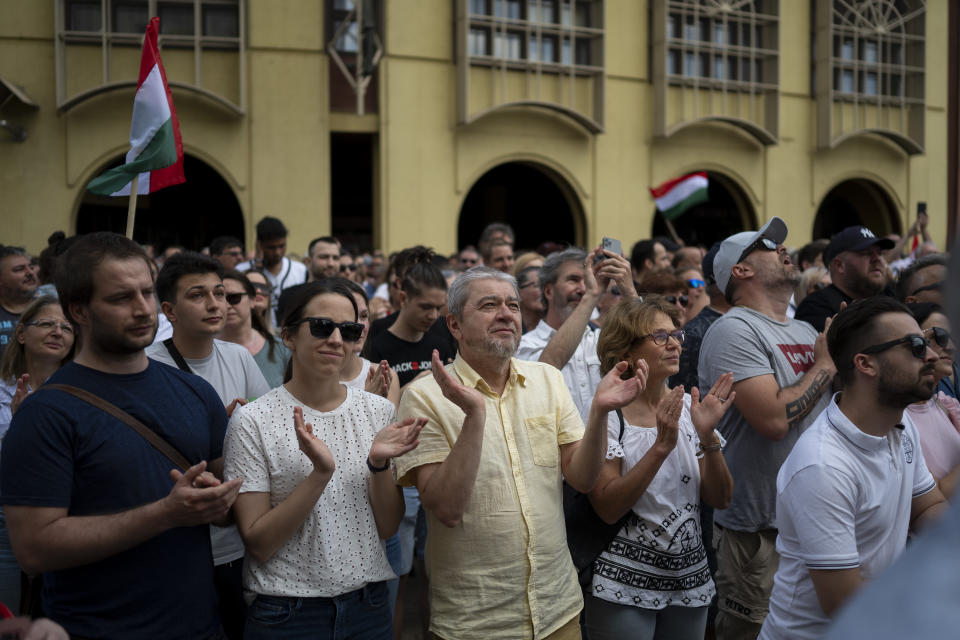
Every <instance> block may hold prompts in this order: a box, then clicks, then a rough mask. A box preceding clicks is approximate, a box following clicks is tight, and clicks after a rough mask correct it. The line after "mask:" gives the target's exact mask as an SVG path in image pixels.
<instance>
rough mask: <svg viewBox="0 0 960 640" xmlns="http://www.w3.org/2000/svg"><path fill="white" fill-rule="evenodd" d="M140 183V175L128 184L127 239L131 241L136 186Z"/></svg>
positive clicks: (134, 216)
mask: <svg viewBox="0 0 960 640" xmlns="http://www.w3.org/2000/svg"><path fill="white" fill-rule="evenodd" d="M139 182H140V174H139V173H138V174H137V175H135V176H133V181H132V182H131V183H130V204H129V205H127V237H128V238H130V239H131V240H133V221H134V218H136V216H137V185H138V184H139Z"/></svg>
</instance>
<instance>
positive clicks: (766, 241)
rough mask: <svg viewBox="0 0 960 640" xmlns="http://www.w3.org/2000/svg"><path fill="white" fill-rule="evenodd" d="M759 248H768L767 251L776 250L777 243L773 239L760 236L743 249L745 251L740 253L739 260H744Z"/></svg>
mask: <svg viewBox="0 0 960 640" xmlns="http://www.w3.org/2000/svg"><path fill="white" fill-rule="evenodd" d="M757 249H766V250H767V251H776V250H777V243H776V242H774V241H773V240H771V239H770V238H758V239H757V240H756V241H754V243H753V244H751V245H750V246H749V247H747V248H746V249H744V250H743V253H741V254H740V259H739V260H737V262H743V261H744V259H745V258H746V257H747V256H748V255H750V254H751V253H753V252H754V251H756V250H757Z"/></svg>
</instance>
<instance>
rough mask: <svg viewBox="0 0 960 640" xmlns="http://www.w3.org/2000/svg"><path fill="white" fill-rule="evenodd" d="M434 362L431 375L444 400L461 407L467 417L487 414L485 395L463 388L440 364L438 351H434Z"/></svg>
mask: <svg viewBox="0 0 960 640" xmlns="http://www.w3.org/2000/svg"><path fill="white" fill-rule="evenodd" d="M432 362H433V364H432V365H431V373H432V374H433V379H434V380H436V381H437V384H438V385H439V386H440V391H441V392H442V393H443V397H444V398H446V399H447V400H449V401H450V402H452V403H453V404H455V405H457V406H458V407H460V410H461V411H463V412H464V413H466V414H467V415H470V414H471V413H476V412H479V411H483V412H486V405H485V403H484V400H483V394H482V393H480V392H479V391H477V390H476V389H471V388H469V387H465V386H463V385H462V384H460V381H458V380H457V379H456V378H454V377H453V376H451V375H450V373H449V372H447V370H446V368H445V367H444V366H443V363H442V362H440V352H439V351H437V350H436V349H434V350H433V358H432Z"/></svg>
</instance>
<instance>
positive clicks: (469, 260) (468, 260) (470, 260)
mask: <svg viewBox="0 0 960 640" xmlns="http://www.w3.org/2000/svg"><path fill="white" fill-rule="evenodd" d="M478 262H480V261H479V260H478V259H476V258H460V264H477V263H478Z"/></svg>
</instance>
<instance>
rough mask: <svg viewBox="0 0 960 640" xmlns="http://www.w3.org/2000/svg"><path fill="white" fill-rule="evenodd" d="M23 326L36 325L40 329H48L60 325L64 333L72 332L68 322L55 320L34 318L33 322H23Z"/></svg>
mask: <svg viewBox="0 0 960 640" xmlns="http://www.w3.org/2000/svg"><path fill="white" fill-rule="evenodd" d="M23 326H25V327H36V328H37V329H40V330H41V331H50V330H52V329H53V328H54V327H60V331H63V332H64V333H70V334H72V333H73V325H72V324H70V323H69V322H57V321H55V320H34V321H33V322H24V323H23Z"/></svg>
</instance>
